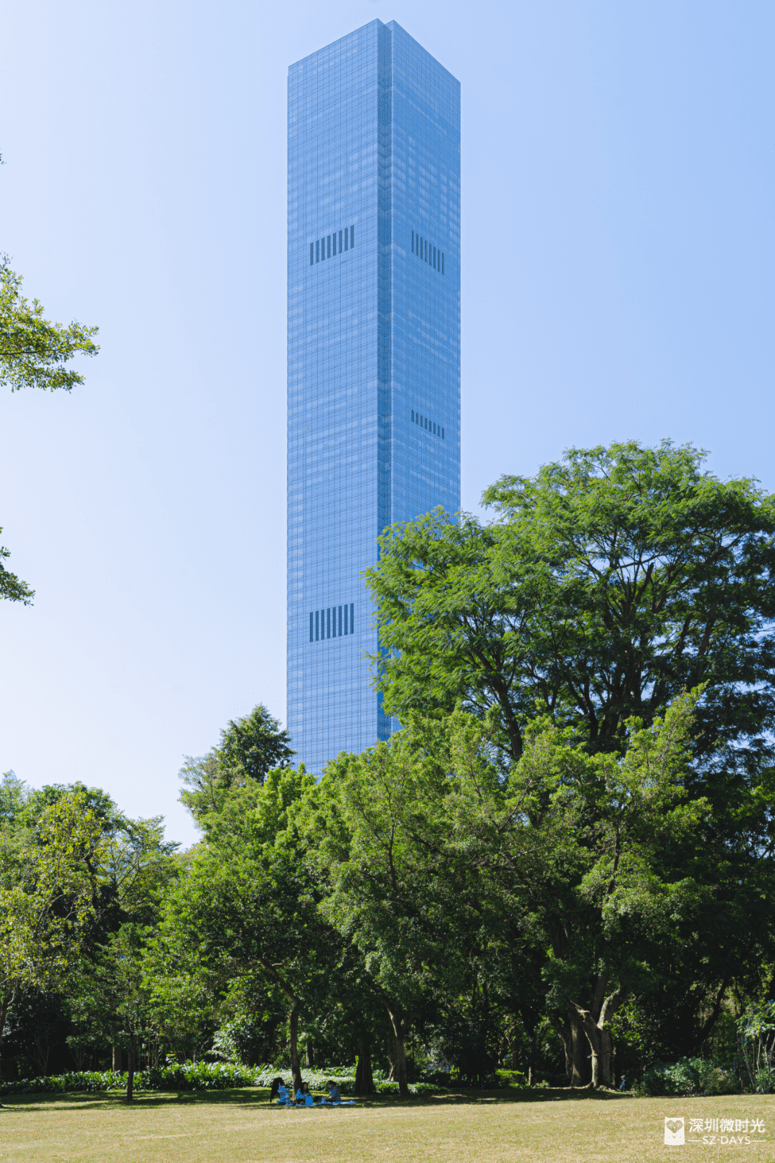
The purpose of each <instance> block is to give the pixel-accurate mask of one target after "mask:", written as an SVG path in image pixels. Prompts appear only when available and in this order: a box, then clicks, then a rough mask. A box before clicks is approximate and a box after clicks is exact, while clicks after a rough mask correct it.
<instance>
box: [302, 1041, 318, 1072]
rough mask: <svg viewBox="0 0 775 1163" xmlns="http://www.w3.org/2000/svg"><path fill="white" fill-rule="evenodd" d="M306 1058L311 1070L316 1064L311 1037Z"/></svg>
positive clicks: (306, 1050) (306, 1048) (307, 1043)
mask: <svg viewBox="0 0 775 1163" xmlns="http://www.w3.org/2000/svg"><path fill="white" fill-rule="evenodd" d="M304 1058H305V1060H306V1063H307V1068H308V1069H309V1070H311V1069H312V1067H313V1066H314V1065H315V1052H314V1049H313V1046H312V1039H311V1038H307V1042H306V1046H305V1053H304Z"/></svg>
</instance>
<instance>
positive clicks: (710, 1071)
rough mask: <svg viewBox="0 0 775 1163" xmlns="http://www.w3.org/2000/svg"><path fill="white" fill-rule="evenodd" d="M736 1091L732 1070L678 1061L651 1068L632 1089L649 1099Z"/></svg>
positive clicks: (696, 1061)
mask: <svg viewBox="0 0 775 1163" xmlns="http://www.w3.org/2000/svg"><path fill="white" fill-rule="evenodd" d="M739 1091H740V1083H739V1081H738V1078H737V1076H736V1074H735V1072H734V1070H733V1068H732V1067H731V1066H727V1065H724V1064H722V1063H720V1062H716V1061H714V1060H713V1059H708V1058H681V1059H680V1060H679V1061H678V1062H672V1063H668V1064H664V1063H660V1064H657V1065H655V1066H650V1067H649V1069H648V1070H647V1071H646V1072H645V1074H644V1075H643V1077H642V1079H641V1080H640V1082H639V1083H637V1084H636V1086H635V1092H636V1093H637V1094H643V1095H648V1096H649V1097H650V1098H659V1097H661V1096H663V1095H671V1094H677V1095H689V1094H737V1093H739Z"/></svg>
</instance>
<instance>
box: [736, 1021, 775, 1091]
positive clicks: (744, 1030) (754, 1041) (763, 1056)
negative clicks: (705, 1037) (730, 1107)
mask: <svg viewBox="0 0 775 1163" xmlns="http://www.w3.org/2000/svg"><path fill="white" fill-rule="evenodd" d="M737 1045H738V1055H739V1058H740V1060H741V1063H742V1067H743V1070H744V1072H745V1074H746V1076H747V1079H748V1082H749V1084H750V1087H751V1090H752V1091H754V1092H755V1093H756V1094H771V1093H772V1092H773V1091H775V1001H772V1000H770V1001H767V1002H761V1003H759V1004H758V1005H754V1006H751V1007H750V1008H749V1009H748V1010H747V1011H746V1012H745V1013H744V1014H742V1015H741V1017H740V1018H739V1019H738V1023H737Z"/></svg>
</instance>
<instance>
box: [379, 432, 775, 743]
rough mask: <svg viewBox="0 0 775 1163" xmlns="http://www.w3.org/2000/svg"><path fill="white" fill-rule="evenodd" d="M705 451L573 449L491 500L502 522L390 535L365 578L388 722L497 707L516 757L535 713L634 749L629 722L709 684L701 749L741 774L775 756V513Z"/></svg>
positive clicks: (424, 525) (582, 734) (444, 521)
mask: <svg viewBox="0 0 775 1163" xmlns="http://www.w3.org/2000/svg"><path fill="white" fill-rule="evenodd" d="M703 455H704V454H702V453H699V452H697V451H696V450H694V449H692V448H690V447H685V448H676V447H674V446H673V445H672V444H670V443H669V442H664V443H663V444H662V445H661V446H660V447H659V448H656V449H644V448H641V447H640V446H639V445H638V444H636V443H634V442H630V443H627V444H614V445H612V446H611V447H610V448H607V449H606V448H595V449H591V450H588V451H584V450H572V451H570V452H569V453H568V454H567V455H566V457H565V459H564V460H563V461H562V462H560V463H557V464H549V465H546V466H544V467H543V468H542V469H541V470H540V471H539V473H538V475H537V476H536V477H534V478H532V479H528V478H523V477H504V478H502V480H500V481H499V482H498V483H497V484H496V485H494V486H493V487H492V488H490V489H488V490H487V492H486V493H485V501H486V503H487V504H489V505H490V506H492V507H493V508H494V510H495V513H496V520H495V521H494V523H492V524H489V525H481V524H480V523H479V522H478V521H476V520H475V519H474V518H473V517H466V516H462V517H461V518H460V519H458V520H455V521H453V520H451V519H450V517H449V516H448V515H446V514H444V513H442V512H441V511H438V512H436V513H434V514H430V515H428V516H426V517H422V518H420V519H418V520H416V521H413V522H409V523H408V524H406V525H404V526H396V527H394V528H393V529H391V530H390V531H389V532H388V533H386V534H385V535H384V536H383V537H382V538H381V548H380V560H379V564H378V565H377V566H376V567H374V568H373V569H372V570H370V571H369V572H368V574H367V578H368V582H369V585H370V587H371V591H372V594H373V596H374V599H375V601H376V602H377V604H378V607H379V617H378V622H379V632H380V643H381V646H382V649H383V651H384V654H383V655H382V656H380V658H379V659H378V660H377V661H378V664H379V668H380V689H381V690H382V692H383V697H384V702H385V708H386V710H388V711H389V712H390V713H391V714H394V715H397V716H398V717H399V718H400V719H401V720H402V722H407V721H408V716H409V715H410V714H412V713H416V712H419V713H421V714H422V715H424V716H433V715H439V714H444V713H449V712H451V711H452V709H453V708H454V706H455V705H456V704H457V703H458V702H459V701H461V700H462V702H463V705H464V706H465V707H466V708H467V709H469V710H470V711H471V712H472V713H473V714H475V715H477V716H484V715H485V714H486V713H487V712H488V711H489V710H491V709H492V710H494V712H495V722H496V724H497V726H498V735H497V737H496V742H497V743H498V744H499V746H500V747H501V748H502V749H503V751H504V753H505V754H506V755H507V756H508V757H509V758H510V759H511V760H512V761H513V760H516V759H518V758H519V756H520V754H521V753H522V750H523V747H524V732H525V727H526V725H527V723H528V722H529V721H530V720H531V719H532V717H533V715H534V709H535V706H536V702H538V703H539V704H540V705H541V706H545V707H547V708H548V709H549V711H550V712H551V713H552V715H553V716H554V718H555V719H556V721H557V722H558V723H559V724H560V725H569V726H571V727H572V728H573V729H574V732H575V733H576V735H577V737H578V738H579V739H581V740H583V741H584V742H585V743H586V744H587V746H588V747H589V748H590V749H592V750H612V749H613V750H619V751H621V750H622V749H623V748H624V746H625V740H626V734H627V728H626V724H627V721H628V720H629V719H630V718H631V717H632V716H637V717H638V718H640V719H642V720H643V721H644V722H645V723H646V724H648V723H649V722H651V721H652V720H653V719H654V717H655V716H657V715H658V714H660V713H661V711H662V710H663V709H664V707H665V706H667V705H668V703H669V702H670V701H671V700H672V699H674V698H675V697H676V696H677V695H679V694H680V693H681V691H682V690H684V689H689V688H693V687H697V686H699V685H700V684H702V683H705V684H707V686H706V693H705V697H704V699H703V702H702V705H701V707H700V708H699V709H698V734H697V738H696V740H695V753H696V754H697V755H698V756H699V755H708V754H712V753H714V752H715V751H716V750H717V748H718V746H719V741H720V740H724V741H726V742H727V743H735V745H736V748H737V750H736V752H735V756H734V758H735V759H736V761H737V763H738V765H740V766H745V764H746V762H749V761H750V762H753V761H757V762H759V761H761V760H762V759H763V758H766V757H768V756H770V755H771V749H772V743H771V740H770V738H769V736H768V735H767V733H766V732H767V727H768V725H769V724H770V723H771V722H772V719H773V713H774V712H775V684H773V675H774V674H775V645H774V643H773V634H772V624H773V617H775V569H774V568H773V567H774V566H775V537H774V536H773V534H775V499H774V498H772V497H770V496H768V495H766V494H765V493H763V492H762V491H761V490H759V489H758V488H756V487H755V485H754V483H753V482H752V481H750V480H745V479H743V480H734V481H729V482H726V483H724V482H721V481H719V480H717V479H716V478H715V477H713V476H712V475H711V474H709V473H707V472H704V471H703V470H702V467H701V466H702V459H703ZM731 759H732V757H729V756H728V757H727V762H728V763H729V762H731Z"/></svg>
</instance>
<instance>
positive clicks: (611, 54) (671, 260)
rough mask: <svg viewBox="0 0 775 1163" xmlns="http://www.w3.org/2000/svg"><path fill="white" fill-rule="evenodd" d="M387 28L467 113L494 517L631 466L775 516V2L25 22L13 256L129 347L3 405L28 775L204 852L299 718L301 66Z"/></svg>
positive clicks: (4, 500) (351, 2) (7, 746)
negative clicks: (518, 498) (684, 471)
mask: <svg viewBox="0 0 775 1163" xmlns="http://www.w3.org/2000/svg"><path fill="white" fill-rule="evenodd" d="M377 16H378V17H379V18H380V19H382V20H384V21H388V20H391V19H395V20H397V21H398V22H399V23H400V24H401V25H403V27H404V28H406V30H407V31H408V32H409V33H411V35H412V36H414V37H415V38H416V39H417V40H419V41H420V42H421V44H423V45H424V46H425V47H426V48H427V49H428V50H429V51H430V52H431V53H433V54H434V56H436V57H437V58H438V59H439V60H440V61H441V62H442V64H444V65H445V66H446V67H447V68H448V69H450V70H451V71H452V72H453V73H454V74H455V76H457V77H458V78H459V79H460V81H461V82H462V95H463V503H464V506H465V507H466V508H468V509H473V508H475V507H476V506H477V503H478V500H479V497H480V496H481V492H482V490H483V489H484V487H485V486H486V485H487V484H488V483H490V482H491V481H493V480H494V479H495V478H496V477H497V476H498V475H500V474H501V473H505V472H519V473H528V474H529V473H532V472H534V471H535V470H536V468H537V467H538V466H539V465H540V464H542V463H544V462H546V461H548V460H552V459H555V458H557V457H558V456H560V455H561V453H562V452H563V450H564V449H565V448H567V447H569V446H571V445H576V446H579V447H584V446H589V445H593V444H598V443H607V442H609V441H612V440H617V439H626V438H631V437H632V438H636V439H638V440H641V441H644V442H647V443H648V442H656V441H658V440H660V439H661V438H662V437H672V438H673V439H674V440H676V441H679V442H686V441H689V442H692V443H694V444H695V445H698V446H701V447H704V448H707V449H709V450H710V452H711V457H710V461H709V464H710V467H711V468H712V469H713V470H714V471H715V472H717V473H718V474H719V475H721V476H722V477H727V476H731V475H752V476H755V477H758V478H759V479H760V480H761V482H762V484H763V485H764V486H765V487H767V488H768V489H771V490H775V465H774V464H773V454H772V443H773V429H774V428H775V425H774V423H773V421H774V420H775V404H774V402H773V371H774V364H775V352H774V351H773V314H774V311H773V308H774V307H775V304H774V303H773V297H774V296H773V280H774V278H775V275H774V272H775V254H774V253H773V251H774V249H775V248H774V247H773V206H774V205H775V198H774V197H773V194H774V193H775V191H773V184H774V182H773V178H774V176H775V167H774V164H773V137H774V136H775V129H774V128H773V107H775V100H774V98H775V94H774V93H773V89H774V88H775V79H774V78H775V74H774V72H773V68H772V46H773V34H774V33H775V6H774V5H773V4H772V3H771V2H770V3H763V2H756V0H746V2H745V3H742V4H730V3H729V2H728V0H724V2H723V3H719V2H716V0H667V2H665V0H648V2H645V0H643V2H633V3H627V4H623V3H621V0H608V2H596V0H584V2H583V3H579V2H578V0H568V2H553V0H532V2H531V3H524V2H520V0H507V2H499V0H482V2H481V3H478V4H472V3H470V2H468V3H455V2H453V3H445V4H440V3H437V2H432V0H412V2H411V3H409V2H407V0H395V2H393V3H388V0H339V2H337V0H330V2H323V0H314V2H312V0H285V3H283V4H268V3H264V4H247V3H244V2H239V0H219V3H218V4H215V3H210V4H203V3H200V2H197V0H186V2H185V3H182V2H173V0H153V3H150V2H148V0H135V2H134V3H132V4H122V5H118V4H106V3H105V2H104V0H91V2H87V0H70V2H69V3H67V4H62V3H61V2H54V0H40V2H38V3H36V4H34V5H32V4H29V5H22V4H16V5H14V6H13V7H12V8H9V9H8V10H7V11H6V12H5V14H4V19H3V25H4V28H3V41H4V44H3V82H4V83H3V103H2V104H3V108H2V113H0V149H2V153H3V156H4V159H5V162H6V164H5V166H4V167H3V168H2V169H0V249H2V250H5V251H7V252H9V253H10V254H11V256H12V257H13V260H14V265H15V267H16V269H18V270H19V271H20V272H21V273H22V274H23V275H24V276H25V280H26V282H25V286H26V291H27V293H28V294H30V295H36V296H37V297H39V298H40V299H41V300H42V302H43V303H44V305H45V307H46V309H47V312H48V314H49V316H50V317H53V318H56V319H58V320H61V321H69V320H70V319H72V318H77V319H80V320H81V321H83V322H87V323H96V324H98V325H99V326H100V329H101V337H100V341H101V344H102V351H101V354H100V355H99V357H98V358H97V359H96V360H94V361H91V362H88V363H86V365H85V370H86V372H87V376H88V378H87V382H86V385H85V386H84V387H82V388H78V389H77V390H75V391H74V392H73V393H72V395H71V396H70V397H68V396H66V395H62V394H58V395H49V394H44V393H26V394H16V395H13V396H11V395H10V394H7V395H6V396H4V397H3V398H0V431H1V432H2V444H1V445H0V448H1V449H2V455H1V456H0V524H2V525H3V526H4V533H3V535H2V543H3V544H5V545H7V546H8V547H9V548H10V549H11V550H12V554H13V556H12V558H11V562H10V564H11V567H12V568H15V569H16V570H17V571H18V572H19V574H20V575H21V576H22V577H23V578H25V579H26V580H27V581H28V582H29V583H30V584H31V585H33V586H34V587H35V588H36V589H37V598H36V601H35V605H34V606H33V607H31V608H28V609H25V608H23V607H15V606H12V605H11V604H10V603H3V606H2V608H0V643H2V667H1V669H0V673H1V674H2V698H1V699H0V770H6V769H8V768H9V767H10V768H13V769H14V770H15V771H16V773H17V775H18V776H20V777H21V778H22V779H24V780H27V781H29V782H30V783H31V784H33V785H40V784H42V783H46V782H52V781H60V782H62V781H64V782H69V781H71V780H75V779H81V780H84V781H85V782H86V783H88V784H93V785H98V786H100V787H103V788H106V789H107V790H108V791H109V792H110V793H111V794H112V795H113V796H114V797H115V799H116V800H117V801H118V803H119V804H120V806H121V807H122V808H124V809H125V810H126V811H128V812H129V813H131V814H132V815H145V816H148V815H152V814H158V813H160V814H163V815H165V816H166V817H167V821H168V831H169V834H170V836H171V837H172V838H175V839H179V840H182V841H184V842H187V841H190V840H191V839H193V837H194V831H193V828H192V826H191V824H190V821H189V820H188V817H187V816H186V814H185V812H184V811H183V809H182V808H181V806H180V805H179V804H178V803H177V796H178V791H179V783H178V779H177V771H178V769H179V767H180V764H181V761H182V756H183V755H184V754H190V755H199V754H202V753H203V752H205V751H206V750H208V749H209V748H210V747H211V746H212V745H213V744H214V743H216V742H217V740H218V733H219V729H220V728H221V727H222V726H224V725H225V723H226V722H227V720H228V719H229V718H233V717H236V716H239V715H242V714H245V713H246V712H247V711H249V710H250V709H251V707H252V706H253V705H254V704H255V703H257V702H265V703H266V704H267V705H268V706H269V707H270V709H271V710H272V711H273V712H274V713H275V714H276V715H278V716H279V717H281V718H282V717H283V716H284V711H285V673H284V665H285V93H286V68H287V66H288V64H289V63H291V62H292V61H295V60H297V59H298V58H300V57H303V56H305V55H306V54H307V53H310V52H312V51H313V50H315V49H317V48H319V47H321V46H322V45H324V44H327V43H329V42H330V41H332V40H335V39H336V38H337V37H339V36H341V35H343V34H344V33H346V32H348V31H350V30H351V29H353V28H357V27H358V26H359V25H361V24H365V23H366V22H367V21H369V20H372V19H374V17H377Z"/></svg>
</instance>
